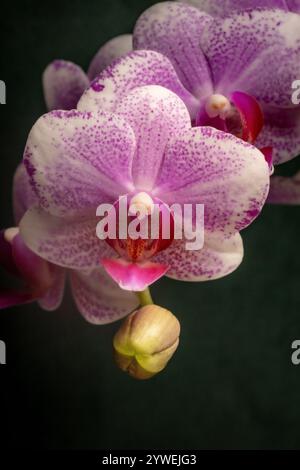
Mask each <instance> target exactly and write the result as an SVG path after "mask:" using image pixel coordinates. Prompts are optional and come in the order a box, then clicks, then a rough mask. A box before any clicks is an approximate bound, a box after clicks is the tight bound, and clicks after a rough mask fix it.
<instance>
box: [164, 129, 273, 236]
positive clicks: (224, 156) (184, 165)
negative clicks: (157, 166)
mask: <svg viewBox="0 0 300 470" xmlns="http://www.w3.org/2000/svg"><path fill="white" fill-rule="evenodd" d="M156 185H157V189H156V194H157V196H158V197H160V198H162V197H163V198H164V201H165V202H167V203H169V204H170V203H174V202H178V203H180V204H185V203H198V204H204V220H205V228H206V229H207V230H210V231H221V232H224V233H225V234H226V236H228V235H233V234H234V233H235V232H236V231H239V230H241V229H242V228H245V227H246V226H247V225H249V224H250V223H251V222H252V221H253V219H254V218H255V217H256V216H257V215H258V213H259V212H260V211H261V209H262V207H263V204H264V202H265V199H266V197H267V194H268V190H269V168H268V164H267V163H266V161H265V159H264V156H263V154H262V153H261V152H260V151H259V150H257V149H256V148H255V147H253V146H252V145H249V144H247V143H245V142H243V141H242V140H240V139H238V138H236V137H234V136H232V135H230V134H226V133H224V132H221V131H217V130H215V129H213V128H211V127H199V128H193V129H190V130H189V131H188V132H186V133H184V134H182V135H181V136H178V137H175V138H174V139H173V140H172V141H170V143H169V144H168V146H167V147H166V150H165V156H164V164H163V166H162V168H161V171H160V175H159V178H158V181H157V183H156Z"/></svg>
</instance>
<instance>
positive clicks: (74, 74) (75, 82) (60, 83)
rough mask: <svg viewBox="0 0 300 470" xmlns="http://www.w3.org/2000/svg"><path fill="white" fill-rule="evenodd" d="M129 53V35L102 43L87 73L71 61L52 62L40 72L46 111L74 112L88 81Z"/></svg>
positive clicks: (130, 36)
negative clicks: (72, 110)
mask: <svg viewBox="0 0 300 470" xmlns="http://www.w3.org/2000/svg"><path fill="white" fill-rule="evenodd" d="M131 50H132V35H131V34H122V35H121V36H117V37H115V38H113V39H111V40H110V41H108V42H107V43H105V44H104V45H103V46H102V47H101V48H100V49H99V51H98V52H97V54H96V55H95V56H94V57H93V59H92V61H91V63H90V65H89V68H88V71H87V73H85V72H84V71H83V70H82V68H81V67H80V66H79V65H77V64H74V63H73V62H70V61H66V60H54V61H53V62H51V63H50V64H49V65H48V66H47V67H46V69H45V71H44V73H43V89H44V97H45V102H46V105H47V108H48V109H49V111H50V110H53V109H74V108H76V105H77V103H78V100H79V98H80V97H81V95H82V93H83V92H84V90H85V89H86V88H87V87H88V86H89V84H90V82H91V81H92V80H93V79H94V78H95V77H96V76H97V75H98V74H99V73H100V72H101V71H102V70H104V69H105V68H106V67H107V66H108V65H109V64H110V63H111V62H113V61H114V60H115V59H117V58H119V57H122V56H123V55H125V54H127V52H129V51H131Z"/></svg>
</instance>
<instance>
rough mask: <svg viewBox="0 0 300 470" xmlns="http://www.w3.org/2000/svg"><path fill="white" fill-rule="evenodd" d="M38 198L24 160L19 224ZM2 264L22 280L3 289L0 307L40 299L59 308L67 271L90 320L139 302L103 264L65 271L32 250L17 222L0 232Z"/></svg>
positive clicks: (17, 199)
mask: <svg viewBox="0 0 300 470" xmlns="http://www.w3.org/2000/svg"><path fill="white" fill-rule="evenodd" d="M37 202H38V201H37V198H36V196H35V194H34V192H33V191H32V188H31V186H30V184H29V178H28V174H27V172H26V170H25V168H24V166H23V164H21V165H19V167H18V168H17V170H16V173H15V176H14V183H13V205H14V214H15V221H16V224H17V225H18V224H19V222H20V220H21V219H22V217H23V215H24V214H25V212H26V211H27V209H28V208H30V207H34V206H35V205H36V204H37ZM0 265H1V266H2V267H3V268H5V269H6V270H7V272H8V273H9V274H11V275H12V276H14V277H15V278H16V279H17V280H18V281H19V284H18V287H16V288H15V289H9V290H8V289H1V290H0V308H7V307H10V306H14V305H18V304H23V303H28V302H33V301H37V302H38V303H39V304H40V306H41V307H42V308H43V309H44V310H55V309H57V308H58V307H59V305H60V303H61V301H62V298H63V294H64V288H65V279H66V274H67V275H68V277H69V279H70V283H71V287H72V293H73V297H74V300H75V303H76V305H77V307H78V310H79V311H80V312H81V314H82V315H83V317H84V318H85V319H86V320H87V321H89V322H91V323H95V324H103V323H110V322H112V321H115V320H119V319H120V318H122V317H124V316H126V315H127V314H128V313H130V312H131V311H132V310H134V309H135V308H136V307H137V306H138V300H137V298H136V296H134V295H132V294H131V293H129V292H124V291H122V290H121V289H120V288H119V287H118V286H117V284H116V283H115V282H113V281H112V280H111V278H110V277H109V276H107V274H106V273H105V271H104V270H103V269H102V268H100V267H99V268H98V269H95V270H93V271H91V272H83V271H75V270H68V271H66V269H64V268H62V267H61V266H58V265H55V264H53V263H51V262H49V261H47V260H45V259H43V258H41V257H40V256H39V255H37V254H35V253H33V251H32V250H30V249H29V248H28V246H27V245H26V244H25V243H24V239H23V237H22V235H21V234H20V232H19V229H18V227H17V226H16V227H14V228H10V229H7V230H3V231H2V232H0Z"/></svg>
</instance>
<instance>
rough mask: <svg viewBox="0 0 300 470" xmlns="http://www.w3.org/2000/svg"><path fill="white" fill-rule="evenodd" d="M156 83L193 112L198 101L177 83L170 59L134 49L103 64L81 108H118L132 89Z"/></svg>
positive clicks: (83, 98) (81, 100) (80, 105)
mask: <svg viewBox="0 0 300 470" xmlns="http://www.w3.org/2000/svg"><path fill="white" fill-rule="evenodd" d="M146 85H160V86H163V87H165V88H168V89H169V90H171V91H173V92H174V93H175V94H176V95H178V96H179V97H180V98H181V99H182V100H183V101H184V102H185V104H186V106H187V107H188V108H189V111H190V113H191V114H195V113H196V111H197V109H198V107H199V102H198V100H197V99H196V98H195V97H194V96H193V95H192V94H191V93H189V92H188V91H187V90H186V89H185V88H184V86H183V85H182V84H181V82H180V80H179V78H178V76H177V74H176V71H175V69H174V67H173V66H172V64H171V62H170V61H169V60H168V59H167V58H166V57H164V56H163V55H162V54H159V53H158V52H154V51H134V52H132V53H130V54H128V55H127V56H126V57H123V58H121V59H120V60H118V61H117V62H115V63H113V64H112V65H111V66H109V67H107V68H106V69H105V70H104V71H103V72H102V73H101V74H100V75H99V76H98V77H97V78H96V79H95V80H94V81H93V82H92V83H91V85H90V87H89V88H88V89H87V90H86V91H85V93H84V94H83V96H82V98H81V99H80V101H79V103H78V109H80V110H81V111H98V110H99V109H104V110H106V111H111V112H116V111H118V107H119V102H120V100H121V99H122V98H123V97H124V96H126V95H127V94H128V93H129V92H130V91H132V90H133V89H134V88H137V87H141V86H146Z"/></svg>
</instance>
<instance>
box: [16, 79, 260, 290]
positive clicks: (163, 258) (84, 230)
mask: <svg viewBox="0 0 300 470" xmlns="http://www.w3.org/2000/svg"><path fill="white" fill-rule="evenodd" d="M129 76H130V73H129ZM85 98H86V101H85ZM111 99H112V97H111ZM115 99H116V103H115V112H114V113H112V112H110V111H104V110H103V109H104V107H102V106H101V107H99V108H98V110H97V109H94V110H93V111H88V110H85V109H84V108H85V107H86V108H89V106H90V95H89V94H86V95H84V97H83V98H82V99H81V102H80V106H81V109H80V110H72V111H53V112H50V113H48V114H46V115H44V116H42V117H41V118H40V119H39V120H38V121H37V122H36V124H35V125H34V126H33V128H32V130H31V132H30V135H29V138H28V142H27V147H26V150H25V153H24V163H25V166H26V168H27V172H28V174H29V177H30V182H31V186H32V188H33V190H34V192H35V194H36V197H37V199H38V201H39V206H40V207H38V208H32V209H30V210H29V211H27V212H26V214H25V216H24V217H23V219H22V221H21V234H22V236H23V237H24V240H25V242H26V244H27V245H28V246H29V247H30V249H31V250H32V251H33V252H34V253H36V254H37V255H39V256H41V257H43V258H44V259H46V260H48V261H49V262H51V263H55V264H57V265H60V266H62V267H66V268H69V269H75V270H78V269H79V270H85V269H89V270H91V269H94V268H97V267H99V264H100V263H102V264H103V265H104V266H105V268H106V270H107V272H108V273H109V274H110V275H111V277H112V278H113V279H114V280H115V281H116V282H117V283H118V284H119V285H120V286H121V287H122V288H123V289H127V290H133V291H142V290H144V289H145V288H146V287H147V286H148V285H150V284H151V283H153V282H154V281H156V280H157V279H158V278H159V277H161V276H162V275H164V274H166V275H167V276H169V277H172V278H175V279H179V280H188V281H204V280H209V279H216V278H219V277H222V276H225V275H227V274H229V273H231V272H232V271H233V270H234V269H236V268H237V267H238V266H239V264H240V262H241V260H242V257H243V244H242V239H241V236H240V234H239V231H240V230H242V229H243V228H245V227H246V226H248V225H249V224H250V223H251V222H252V221H253V220H254V219H255V218H256V216H257V215H258V214H259V213H260V211H261V209H262V206H263V204H264V202H265V199H266V196H267V193H268V190H269V169H268V165H267V163H266V161H265V159H264V157H263V155H262V153H261V152H260V151H258V150H257V149H256V148H255V147H253V146H252V145H250V144H248V143H246V142H244V141H242V140H240V139H238V138H236V137H235V136H233V135H230V134H227V133H224V132H222V131H218V130H216V129H213V128H210V127H202V128H201V127H200V128H192V127H191V121H190V116H189V113H188V110H187V108H186V106H185V104H184V102H183V101H182V100H181V99H180V98H179V97H178V96H177V95H175V94H174V93H173V92H171V91H169V90H167V89H166V88H163V87H160V86H146V87H139V88H136V89H134V90H132V91H131V92H130V93H128V94H126V95H125V96H123V98H122V99H118V98H117V97H115ZM106 104H107V109H109V108H110V107H112V101H111V102H110V103H106ZM124 195H127V197H128V200H129V201H132V200H133V198H134V201H135V202H136V203H137V202H139V203H141V204H143V203H144V202H145V200H147V203H149V200H150V202H151V201H152V202H157V203H158V204H160V205H161V206H164V205H168V206H170V205H171V204H173V203H178V204H179V205H183V204H186V203H201V204H204V205H205V215H204V222H205V242H204V246H203V248H202V249H200V250H197V251H186V249H185V240H183V239H182V240H172V239H170V240H169V242H168V243H165V240H162V239H158V240H156V241H155V243H152V242H153V240H147V241H146V242H145V240H141V239H137V240H133V239H130V238H127V239H125V240H122V241H120V240H118V239H115V240H114V242H112V241H111V240H106V241H105V240H99V238H98V237H97V236H96V226H97V223H98V222H99V219H98V218H97V217H96V209H97V207H98V206H99V205H100V204H101V203H109V204H115V205H117V204H118V201H119V197H120V196H124Z"/></svg>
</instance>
